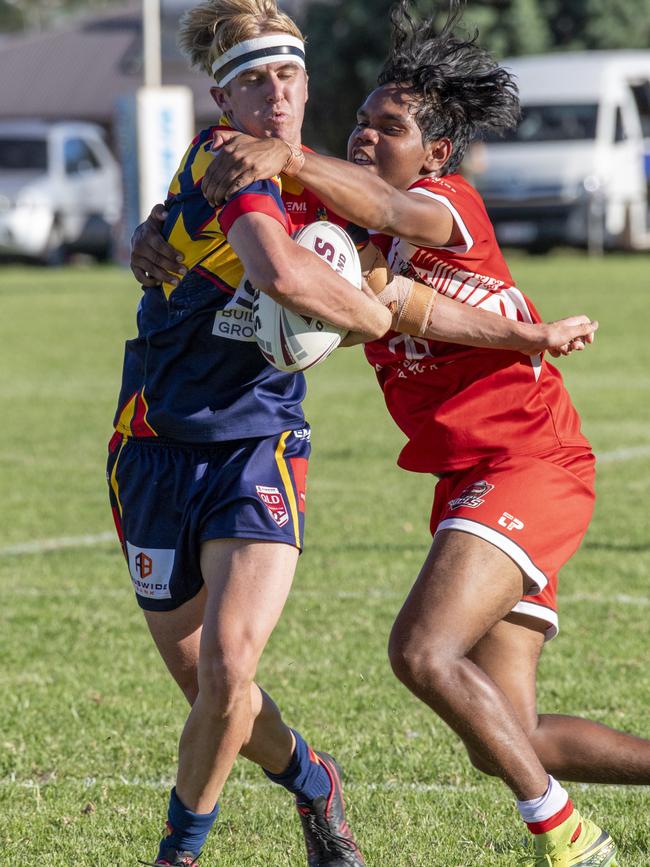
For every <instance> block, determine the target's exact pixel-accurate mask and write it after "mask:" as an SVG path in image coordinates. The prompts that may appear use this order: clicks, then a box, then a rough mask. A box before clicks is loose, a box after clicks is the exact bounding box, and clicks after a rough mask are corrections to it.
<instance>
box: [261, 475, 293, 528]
mask: <svg viewBox="0 0 650 867" xmlns="http://www.w3.org/2000/svg"><path fill="white" fill-rule="evenodd" d="M255 490H256V491H257V496H258V497H259V498H260V500H261V501H262V502H263V503H264V505H265V506H266V508H267V509H268V510H269V514H270V515H271V517H272V518H273V520H274V521H275V523H276V524H277V525H278V527H284V525H285V524H286V523H287V522H288V520H289V512H288V511H287V507H286V505H285V502H284V497H283V496H282V494H281V493H280V490H279V488H269V487H267V486H266V485H255Z"/></svg>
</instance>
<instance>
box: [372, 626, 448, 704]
mask: <svg viewBox="0 0 650 867" xmlns="http://www.w3.org/2000/svg"><path fill="white" fill-rule="evenodd" d="M451 657H452V655H451V653H450V651H449V650H448V649H447V648H445V647H444V645H441V644H439V643H438V642H434V641H431V640H429V641H425V640H421V639H415V638H413V636H412V634H411V633H410V630H407V629H405V630H402V629H401V628H400V627H399V625H397V624H396V626H395V627H394V628H393V631H392V633H391V636H390V640H389V643H388V658H389V660H390V664H391V668H392V669H393V672H394V674H395V676H396V677H397V678H398V680H400V681H401V682H402V683H403V684H404V685H405V686H407V687H408V688H409V689H411V690H412V691H417V687H418V686H419V685H420V684H423V683H426V684H427V685H428V687H429V688H430V689H431V688H433V689H434V690H435V689H436V685H439V686H440V689H441V691H443V690H444V683H445V681H446V679H447V672H448V671H449V667H450V665H451V662H452V658H451Z"/></svg>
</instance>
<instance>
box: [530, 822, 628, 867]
mask: <svg viewBox="0 0 650 867" xmlns="http://www.w3.org/2000/svg"><path fill="white" fill-rule="evenodd" d="M576 832H578V836H577V837H576ZM574 837H575V839H574ZM572 841H573V842H572ZM533 845H534V848H535V854H534V856H533V860H532V861H531V860H526V861H525V862H524V863H525V864H526V865H528V867H618V861H617V858H616V844H615V843H614V841H613V840H612V838H611V837H610V836H609V834H608V833H607V831H602V830H601V829H600V828H599V827H598V825H595V824H594V823H593V822H590V821H589V819H583V818H582V816H581V815H580V814H579V813H578V811H577V810H574V811H573V813H572V814H571V815H570V816H569V818H568V819H567V820H566V821H565V822H563V823H562V824H561V825H558V827H557V828H554V829H553V830H552V831H548V832H547V833H546V834H535V835H534V838H533Z"/></svg>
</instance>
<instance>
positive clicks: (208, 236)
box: [163, 209, 244, 298]
mask: <svg viewBox="0 0 650 867" xmlns="http://www.w3.org/2000/svg"><path fill="white" fill-rule="evenodd" d="M201 234H202V235H204V237H202V238H200V239H198V240H195V239H194V238H192V237H191V236H190V234H189V232H188V231H187V228H186V226H185V221H184V219H183V211H182V209H181V210H179V212H178V218H177V220H176V222H175V223H174V227H173V228H172V230H171V232H170V234H169V239H168V243H169V244H171V246H172V247H174V248H175V249H176V250H179V251H180V252H181V253H183V255H184V257H185V258H184V260H183V264H184V265H185V267H186V268H187V269H188V271H191V270H192V269H193V268H194V267H196V266H197V265H200V266H201V267H202V268H203V269H204V270H206V271H209V272H210V273H211V274H214V276H215V277H217V278H218V279H219V280H220V281H222V282H223V283H225V284H226V285H227V286H228V287H230V288H231V289H232V290H233V292H234V291H235V289H236V288H237V286H238V285H239V283H240V281H241V279H242V277H243V276H244V266H243V265H242V263H241V261H240V260H239V259H238V258H237V254H236V253H235V251H234V250H233V249H232V247H231V246H230V245H229V244H228V242H227V241H226V239H225V237H224V235H223V233H222V231H221V227H220V226H219V221H218V219H217V216H216V214H215V217H214V219H213V220H211V221H210V223H208V225H207V226H205V228H204V229H203V231H202V233H201ZM174 288H175V287H174V286H172V285H171V283H163V291H164V293H165V297H166V298H169V296H170V295H171V294H172V292H173V291H174Z"/></svg>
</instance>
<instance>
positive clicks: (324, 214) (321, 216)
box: [316, 207, 329, 220]
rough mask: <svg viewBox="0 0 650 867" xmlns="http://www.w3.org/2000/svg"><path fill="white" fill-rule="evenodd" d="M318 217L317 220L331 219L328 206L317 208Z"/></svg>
mask: <svg viewBox="0 0 650 867" xmlns="http://www.w3.org/2000/svg"><path fill="white" fill-rule="evenodd" d="M316 219H317V220H327V219H329V214H328V213H327V208H322V207H321V208H316Z"/></svg>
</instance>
